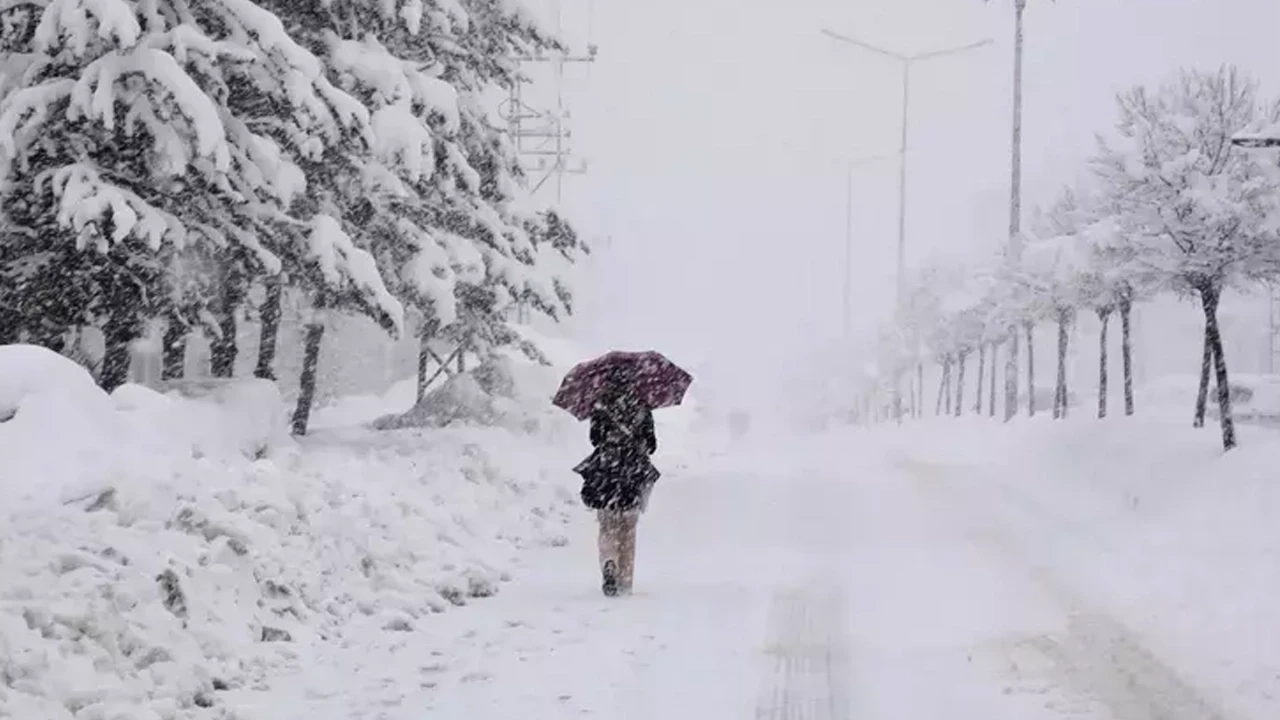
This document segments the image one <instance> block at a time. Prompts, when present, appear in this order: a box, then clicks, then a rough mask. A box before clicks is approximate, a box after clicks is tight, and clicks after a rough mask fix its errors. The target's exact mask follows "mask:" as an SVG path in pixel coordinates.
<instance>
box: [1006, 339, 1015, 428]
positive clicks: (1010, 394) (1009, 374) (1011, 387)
mask: <svg viewBox="0 0 1280 720" xmlns="http://www.w3.org/2000/svg"><path fill="white" fill-rule="evenodd" d="M1017 414H1018V326H1017V325H1014V326H1013V327H1012V328H1010V332H1009V351H1008V352H1006V353H1005V362H1004V421H1005V422H1009V421H1010V420H1012V419H1013V417H1014V416H1015V415H1017Z"/></svg>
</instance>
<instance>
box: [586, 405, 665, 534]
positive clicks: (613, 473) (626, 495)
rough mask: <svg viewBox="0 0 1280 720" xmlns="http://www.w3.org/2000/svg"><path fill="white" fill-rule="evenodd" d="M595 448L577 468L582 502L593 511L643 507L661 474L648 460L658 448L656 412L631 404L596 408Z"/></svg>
mask: <svg viewBox="0 0 1280 720" xmlns="http://www.w3.org/2000/svg"><path fill="white" fill-rule="evenodd" d="M591 444H592V446H594V447H595V450H594V451H593V452H592V453H591V455H590V456H589V457H587V459H585V460H583V461H582V462H581V463H579V464H578V466H577V467H575V468H574V471H575V472H577V473H578V474H579V475H581V476H582V480H583V483H582V502H583V503H584V504H585V505H586V506H587V507H589V508H591V509H593V510H612V511H616V512H628V511H632V510H638V509H642V505H643V501H644V498H645V496H646V495H647V494H648V491H649V488H650V486H652V485H653V483H655V482H657V481H658V478H659V477H660V473H659V472H658V469H657V468H655V467H654V466H653V463H652V462H650V461H649V456H650V455H652V454H653V453H654V452H655V451H656V450H657V449H658V439H657V436H656V434H655V433H654V427H653V413H652V412H651V411H650V410H649V409H648V408H646V407H643V406H638V405H635V404H632V403H627V402H622V403H614V404H611V405H609V406H600V407H597V408H596V410H595V412H593V413H592V414H591Z"/></svg>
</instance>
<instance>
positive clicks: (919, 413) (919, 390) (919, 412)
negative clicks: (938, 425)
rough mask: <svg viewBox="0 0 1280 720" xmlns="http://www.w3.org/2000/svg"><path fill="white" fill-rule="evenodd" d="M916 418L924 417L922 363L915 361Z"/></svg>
mask: <svg viewBox="0 0 1280 720" xmlns="http://www.w3.org/2000/svg"><path fill="white" fill-rule="evenodd" d="M916 396H917V400H916V419H917V420H919V419H920V418H923V417H924V363H916Z"/></svg>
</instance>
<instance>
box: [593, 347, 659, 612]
mask: <svg viewBox="0 0 1280 720" xmlns="http://www.w3.org/2000/svg"><path fill="white" fill-rule="evenodd" d="M615 370H616V368H615ZM605 383H606V386H605V387H604V388H603V389H602V391H601V392H600V394H599V395H598V396H597V398H596V402H595V403H594V407H593V408H592V411H591V416H590V421H591V430H590V438H591V445H592V446H593V447H594V450H593V451H592V453H591V455H590V456H589V457H587V459H586V460H583V461H582V463H580V464H579V465H578V467H576V468H574V469H575V470H576V471H577V472H578V473H579V474H580V475H582V477H583V480H584V482H583V486H582V501H583V503H584V504H585V505H586V506H587V507H589V508H591V509H593V510H595V511H596V515H597V518H598V520H599V523H600V538H599V549H600V572H601V575H602V576H603V590H604V594H605V595H606V596H609V597H614V596H617V595H619V594H623V595H628V594H630V593H631V590H632V584H633V579H634V576H635V557H636V525H637V523H638V522H639V519H640V514H641V513H643V512H644V510H645V507H646V506H647V504H648V499H649V493H650V492H651V491H652V490H653V486H654V483H656V482H657V480H658V477H659V476H660V473H659V472H658V469H657V468H655V467H654V466H653V463H652V462H651V461H650V459H649V457H650V456H651V455H652V454H653V453H654V452H656V451H657V449H658V440H657V435H656V433H655V432H654V424H653V412H652V411H651V410H650V409H649V407H648V406H647V405H645V403H643V402H641V401H640V400H639V399H638V398H637V397H636V395H635V393H634V392H633V391H632V388H633V384H632V382H631V378H628V377H625V375H624V373H623V372H620V371H619V372H612V373H610V374H609V375H608V376H607V377H606V378H605Z"/></svg>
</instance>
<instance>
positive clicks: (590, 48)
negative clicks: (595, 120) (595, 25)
mask: <svg viewBox="0 0 1280 720" xmlns="http://www.w3.org/2000/svg"><path fill="white" fill-rule="evenodd" d="M552 1H553V8H554V12H555V35H556V37H557V38H559V37H560V36H561V35H562V30H563V23H562V15H561V7H560V0H552ZM591 9H592V5H591V4H588V5H587V12H588V22H587V35H588V39H589V38H590V35H591V21H590V20H591V15H590V13H591ZM598 52H599V49H598V48H597V47H596V46H595V44H594V43H590V42H588V45H587V54H586V55H574V54H572V53H570V52H567V51H559V52H553V53H550V54H543V53H542V52H538V53H536V54H533V55H517V56H516V57H515V59H516V60H517V61H518V62H520V63H522V64H550V65H551V68H552V72H553V77H554V85H555V94H556V98H555V108H554V109H551V110H539V109H536V108H535V107H533V106H532V105H531V104H530V102H528V101H526V99H525V94H524V90H525V85H527V84H530V82H531V81H530V80H529V79H528V78H527V77H526V76H524V75H523V74H522V73H520V72H517V73H516V76H515V78H514V79H513V81H512V83H511V88H510V90H509V94H508V97H507V101H506V102H505V103H504V104H503V106H502V107H500V108H499V113H500V114H501V115H502V116H503V117H504V119H505V120H506V121H507V133H508V134H509V135H510V136H511V143H512V145H514V147H515V151H516V156H517V158H519V160H520V167H521V169H522V170H523V171H524V172H525V174H526V176H529V177H536V178H537V179H536V181H535V182H534V183H533V185H532V187H531V188H530V194H536V193H537V192H538V191H540V190H541V189H542V188H543V186H544V185H546V183H547V181H548V180H551V179H553V178H554V179H555V194H556V200H555V203H556V207H557V208H559V207H560V206H561V205H563V203H564V176H565V175H585V174H586V173H587V163H586V162H585V161H578V162H577V163H576V164H571V162H570V161H571V159H572V157H573V150H572V147H571V145H570V141H571V140H572V139H573V132H572V131H571V130H569V129H567V128H566V127H565V125H566V121H567V120H569V118H570V117H571V115H570V111H569V108H568V107H567V106H566V104H565V99H564V67H565V64H566V63H583V64H591V63H594V62H595V61H596V55H597V53H598ZM515 311H516V321H517V322H521V323H523V322H527V321H528V319H529V313H528V308H527V303H526V302H525V301H524V300H518V301H517V302H516V304H515Z"/></svg>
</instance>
